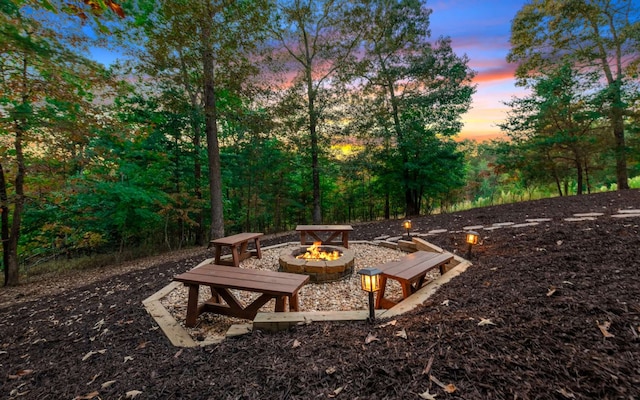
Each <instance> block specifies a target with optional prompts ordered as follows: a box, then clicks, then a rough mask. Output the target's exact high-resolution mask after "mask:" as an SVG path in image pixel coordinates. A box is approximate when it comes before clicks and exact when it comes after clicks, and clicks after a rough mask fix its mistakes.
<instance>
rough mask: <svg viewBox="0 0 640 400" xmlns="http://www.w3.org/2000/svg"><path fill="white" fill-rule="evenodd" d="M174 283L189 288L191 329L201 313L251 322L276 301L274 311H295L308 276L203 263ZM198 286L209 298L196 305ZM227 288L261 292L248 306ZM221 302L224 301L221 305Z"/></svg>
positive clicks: (188, 303)
mask: <svg viewBox="0 0 640 400" xmlns="http://www.w3.org/2000/svg"><path fill="white" fill-rule="evenodd" d="M173 280H174V281H178V282H183V283H184V284H185V286H188V287H189V299H188V301H187V319H186V326H188V327H194V326H195V325H196V320H197V318H198V316H199V315H200V314H202V313H203V312H213V313H217V314H222V315H228V316H231V317H237V318H244V319H253V318H255V316H256V314H257V313H258V310H259V309H260V307H262V306H263V305H265V304H266V303H267V302H268V301H269V300H271V299H276V305H275V311H277V312H280V311H285V302H286V300H287V299H288V300H289V302H288V303H289V311H298V291H299V290H300V288H301V287H302V286H304V285H305V284H306V283H307V282H308V281H309V276H307V275H303V274H290V273H287V272H276V271H264V270H253V269H245V268H236V267H230V266H227V265H216V264H205V265H202V266H199V267H196V268H194V269H192V270H190V271H188V272H185V273H182V274H180V275H177V276H175V277H174V278H173ZM200 285H205V286H209V288H210V289H211V298H210V299H209V300H207V301H205V302H204V303H203V304H200V305H198V294H199V289H200ZM230 289H237V290H244V291H249V292H257V293H262V295H260V296H259V297H258V298H256V299H255V300H254V301H253V302H252V303H251V304H249V305H244V304H243V303H242V302H241V301H240V300H239V299H237V298H236V297H235V296H234V295H233V293H231V291H230ZM223 301H224V302H223Z"/></svg>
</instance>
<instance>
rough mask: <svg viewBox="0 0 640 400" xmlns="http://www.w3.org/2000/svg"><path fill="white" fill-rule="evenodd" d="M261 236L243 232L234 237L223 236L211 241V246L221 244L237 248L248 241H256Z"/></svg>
mask: <svg viewBox="0 0 640 400" xmlns="http://www.w3.org/2000/svg"><path fill="white" fill-rule="evenodd" d="M261 236H262V233H255V232H245V233H238V234H236V235H231V236H225V237H222V238H219V239H213V240H211V242H210V243H211V244H223V245H227V246H237V245H239V244H240V243H242V242H248V241H249V240H252V239H256V238H259V237H261Z"/></svg>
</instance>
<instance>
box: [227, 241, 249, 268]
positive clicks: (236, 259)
mask: <svg viewBox="0 0 640 400" xmlns="http://www.w3.org/2000/svg"><path fill="white" fill-rule="evenodd" d="M246 245H247V244H246V242H245V243H243V244H242V250H244V248H245V246H246ZM242 250H240V252H238V246H231V258H232V260H233V266H234V267H239V266H240V254H243V253H244V252H243V251H242Z"/></svg>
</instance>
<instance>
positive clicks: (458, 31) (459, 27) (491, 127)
mask: <svg viewBox="0 0 640 400" xmlns="http://www.w3.org/2000/svg"><path fill="white" fill-rule="evenodd" d="M525 3H526V1H525V0H489V1H487V0H484V1H480V0H433V1H429V0H427V7H429V8H431V9H432V10H433V13H432V14H431V37H432V38H437V37H439V36H449V37H451V40H452V45H453V48H454V49H455V51H456V52H457V53H458V54H463V53H465V54H467V56H468V57H469V60H470V63H469V64H470V66H471V68H472V69H474V70H475V71H476V72H477V76H476V78H475V80H474V82H475V83H476V84H477V91H476V94H475V95H474V97H473V104H472V109H471V111H469V113H468V114H466V115H465V116H464V118H463V120H464V122H465V127H464V128H463V130H462V133H461V135H460V137H461V138H469V139H478V140H482V139H485V138H491V137H496V136H499V135H500V129H499V128H498V127H497V126H496V125H497V124H498V123H500V122H502V121H503V120H504V119H505V118H506V107H505V106H504V105H503V104H502V102H504V101H507V100H509V99H510V98H511V97H512V96H514V95H515V96H523V95H525V94H526V92H525V90H524V89H522V88H519V87H516V86H515V79H514V75H513V74H514V70H515V65H513V64H508V63H507V61H506V56H507V53H508V52H509V47H510V45H509V36H510V31H511V20H513V18H514V17H515V15H516V13H517V12H518V10H520V8H521V7H522V6H523V5H524V4H525Z"/></svg>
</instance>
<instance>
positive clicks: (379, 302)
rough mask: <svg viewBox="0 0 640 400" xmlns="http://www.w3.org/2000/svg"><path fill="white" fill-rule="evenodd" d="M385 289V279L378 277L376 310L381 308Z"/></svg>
mask: <svg viewBox="0 0 640 400" xmlns="http://www.w3.org/2000/svg"><path fill="white" fill-rule="evenodd" d="M386 289H387V277H386V276H380V290H378V292H377V293H376V308H378V309H379V308H382V299H384V292H385V290H386Z"/></svg>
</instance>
